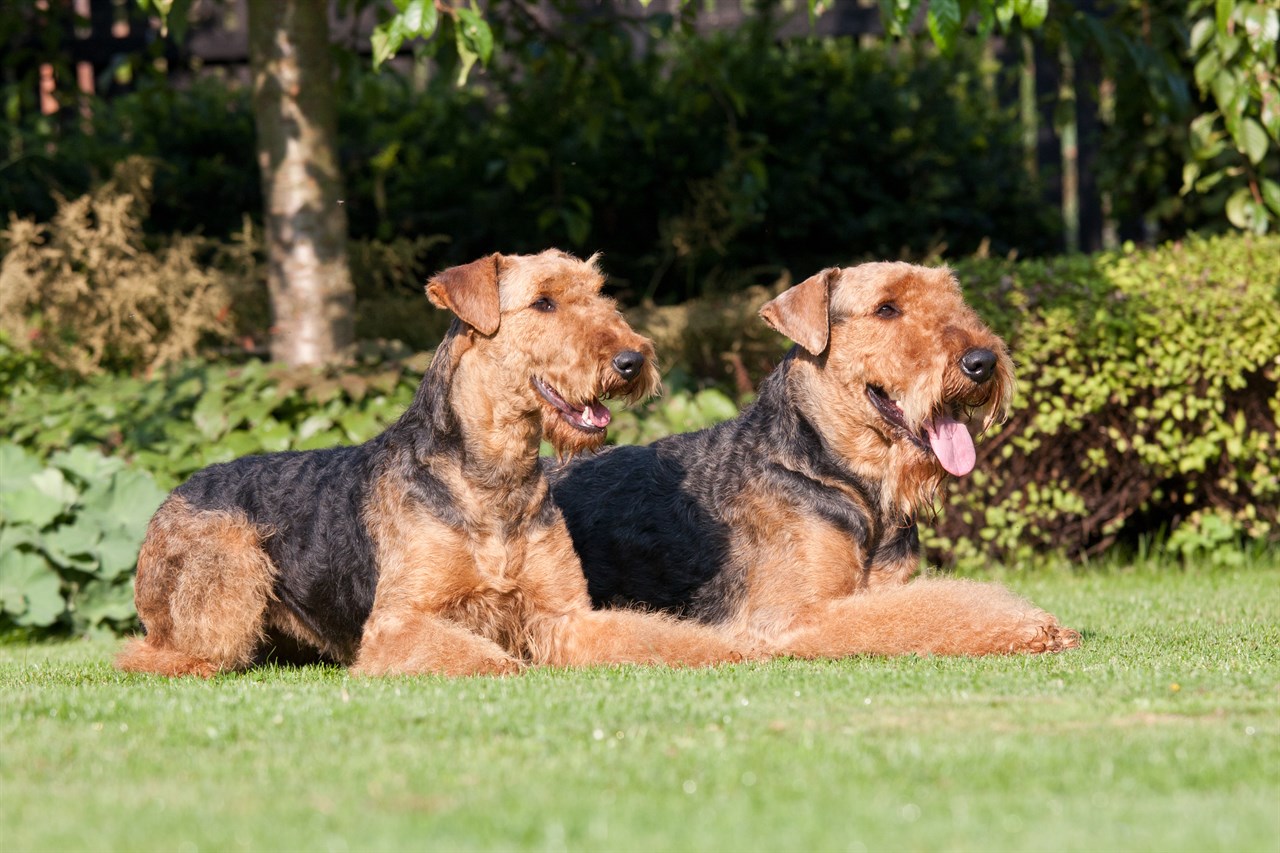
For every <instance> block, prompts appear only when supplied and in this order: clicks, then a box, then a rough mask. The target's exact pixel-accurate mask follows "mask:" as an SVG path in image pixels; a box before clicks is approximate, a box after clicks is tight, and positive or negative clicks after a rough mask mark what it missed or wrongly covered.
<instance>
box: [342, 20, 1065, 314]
mask: <svg viewBox="0 0 1280 853" xmlns="http://www.w3.org/2000/svg"><path fill="white" fill-rule="evenodd" d="M504 43H507V44H508V49H506V50H504V54H503V55H504V57H505V59H504V62H503V63H502V64H501V65H500V66H499V67H497V68H495V69H493V70H492V71H491V73H490V74H489V77H488V83H487V86H488V87H489V91H488V92H486V91H483V90H481V89H478V88H472V89H467V90H456V89H454V88H453V87H452V81H451V80H449V79H445V78H444V77H440V78H437V79H435V80H433V81H432V82H431V83H430V84H429V86H428V87H427V89H426V90H425V91H423V90H421V89H420V88H417V87H415V86H414V85H412V84H411V83H410V82H408V81H405V80H400V79H397V78H396V77H395V76H394V75H383V76H381V77H378V78H372V79H371V78H367V77H357V78H353V79H349V80H348V89H347V94H346V96H345V97H343V98H342V99H341V101H340V104H339V109H340V113H341V116H340V126H341V128H342V132H341V133H342V136H343V142H342V146H343V152H342V153H343V161H344V168H345V170H346V175H347V183H348V203H347V207H348V210H349V212H350V215H351V222H352V228H353V230H354V231H355V233H357V234H361V235H366V236H378V237H380V238H386V237H390V236H391V235H394V234H416V233H446V234H449V235H450V236H451V237H452V243H451V244H450V246H449V248H448V257H449V259H450V260H451V261H466V260H470V259H471V258H473V257H475V256H477V255H479V254H482V253H483V252H486V251H490V250H492V249H493V248H501V249H502V250H503V251H525V250H533V249H540V248H544V247H545V246H546V245H547V244H548V243H551V244H555V245H560V246H562V247H564V248H567V249H573V250H578V251H584V252H587V251H595V250H597V249H599V250H603V251H604V252H605V255H606V258H607V262H608V264H609V267H610V271H611V272H612V273H613V274H614V276H615V277H616V278H617V279H619V280H620V281H622V282H624V283H626V284H627V285H629V287H630V291H631V292H632V293H635V294H648V295H653V296H657V297H659V298H660V299H661V301H671V300H672V299H673V298H677V297H678V298H687V297H688V296H691V295H694V294H697V293H701V292H703V291H704V290H707V289H714V290H723V289H726V287H729V286H737V285H738V284H740V283H741V282H742V281H743V280H747V281H750V280H752V279H753V278H754V277H755V276H756V273H755V272H754V271H756V269H757V268H763V274H765V275H770V274H773V273H774V272H776V270H777V269H778V268H779V267H781V266H783V265H786V264H789V265H791V266H792V268H796V267H797V266H798V267H802V268H806V269H807V268H809V267H810V266H813V267H814V268H817V267H818V266H821V265H823V264H825V263H826V262H828V261H830V260H833V259H834V258H836V257H839V258H842V259H847V258H848V257H849V256H850V255H863V254H876V255H880V256H884V255H889V256H897V255H899V254H900V253H901V252H904V251H906V252H910V253H917V254H918V253H922V252H924V251H926V250H927V249H929V248H930V247H932V246H936V245H937V244H939V243H946V244H948V245H949V246H950V247H951V250H952V251H954V252H968V251H972V250H973V249H975V248H976V247H977V246H978V245H979V244H980V243H981V241H982V240H983V239H984V238H990V240H991V241H992V248H993V249H994V250H995V251H997V252H1004V251H1006V250H1008V249H1010V248H1014V247H1016V248H1018V249H1019V250H1020V251H1022V252H1024V253H1026V252H1034V251H1037V250H1044V249H1046V248H1048V247H1049V246H1050V244H1051V238H1052V236H1053V231H1052V226H1051V225H1050V224H1049V223H1048V221H1047V220H1046V218H1045V214H1044V212H1043V211H1042V209H1041V207H1040V204H1039V201H1038V194H1037V193H1036V192H1035V191H1034V188H1033V187H1032V186H1031V185H1030V182H1029V179H1028V178H1027V176H1026V174H1025V171H1024V170H1023V167H1022V160H1021V157H1022V155H1021V148H1020V142H1019V140H1018V138H1017V137H1016V123H1015V122H1014V121H1013V120H1012V116H1011V115H1010V114H1009V113H1008V112H1006V111H1004V110H1002V109H1000V108H999V107H998V106H997V105H996V103H995V100H994V96H993V95H992V93H991V91H990V90H989V88H988V86H987V76H986V75H987V72H988V71H989V70H990V69H986V68H984V67H983V66H982V64H981V59H980V57H979V56H978V55H977V54H976V52H973V51H964V50H962V51H959V52H958V53H957V55H956V56H955V57H953V58H942V57H938V56H936V55H934V54H932V53H931V52H929V51H927V50H921V49H917V48H912V47H910V46H905V45H904V46H902V47H900V48H894V49H890V48H885V47H882V46H881V47H864V46H860V45H858V43H857V42H856V41H855V40H853V39H833V40H825V41H818V40H791V41H788V42H786V43H783V44H779V43H777V42H776V41H775V40H774V38H773V36H772V31H771V30H770V28H769V27H768V26H767V25H765V24H760V25H757V26H752V27H749V28H744V29H742V30H740V31H737V32H728V33H718V34H715V35H713V36H707V37H691V36H689V35H687V34H682V33H678V32H671V33H666V34H664V35H662V36H661V37H658V38H650V39H648V40H645V41H644V42H643V44H642V45H641V47H640V49H639V50H637V48H636V44H635V43H634V42H633V40H632V38H631V36H630V35H629V34H628V33H627V32H626V31H625V30H623V29H621V28H618V27H592V26H590V25H589V24H588V25H584V28H583V29H582V31H581V32H579V31H576V30H575V31H574V32H573V34H572V37H570V38H566V39H565V40H563V41H561V40H553V39H545V38H543V39H538V38H534V39H532V40H530V41H527V42H523V43H522V42H520V41H519V40H518V39H517V40H516V41H515V42H514V43H512V42H510V41H509V40H508V41H507V42H504ZM375 119H376V120H375Z"/></svg>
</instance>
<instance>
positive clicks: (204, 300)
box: [0, 157, 259, 374]
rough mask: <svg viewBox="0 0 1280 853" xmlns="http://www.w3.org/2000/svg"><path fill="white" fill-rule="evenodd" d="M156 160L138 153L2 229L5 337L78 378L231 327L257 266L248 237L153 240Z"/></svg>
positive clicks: (183, 349)
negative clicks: (150, 217)
mask: <svg viewBox="0 0 1280 853" xmlns="http://www.w3.org/2000/svg"><path fill="white" fill-rule="evenodd" d="M153 173H154V167H153V165H152V164H151V163H150V162H149V161H147V160H146V159H144V158H141V157H131V158H129V159H127V160H125V161H123V162H122V163H120V164H119V165H118V166H117V167H116V169H115V172H114V174H113V176H112V179H111V180H110V181H108V182H107V183H105V184H103V185H102V186H101V187H100V188H98V189H96V190H94V191H93V192H91V193H89V194H88V195H85V196H81V197H80V198H77V199H61V198H60V199H59V200H58V211H57V213H56V214H55V215H54V217H53V220H52V221H51V222H48V223H38V222H35V221H34V220H32V219H18V218H16V217H11V219H10V221H9V227H8V228H7V229H6V230H5V231H3V232H0V245H3V246H4V248H5V254H4V259H3V261H2V262H0V334H3V335H5V336H6V337H8V338H9V340H10V341H11V343H12V345H14V346H16V347H18V348H20V349H24V350H28V351H36V352H39V353H41V354H42V355H44V356H45V357H46V358H48V359H49V361H50V362H52V363H53V364H55V365H57V366H58V367H61V368H64V369H67V370H71V371H74V372H76V373H79V374H89V373H93V372H96V371H98V370H102V369H123V370H136V369H140V368H145V369H148V370H149V369H151V368H154V367H155V366H157V365H160V364H163V363H166V362H171V361H176V360H179V359H183V358H188V357H190V356H192V355H194V354H195V353H196V351H197V349H198V348H199V347H200V346H201V345H202V344H206V343H216V342H224V343H225V342H228V341H230V340H231V339H232V337H233V336H234V335H235V330H236V329H235V317H234V314H233V310H232V306H233V305H234V304H235V302H236V298H237V296H238V294H240V293H241V292H243V291H244V290H245V289H247V288H252V287H253V286H254V285H255V284H256V283H257V282H258V279H259V271H258V269H257V263H256V261H255V258H254V255H253V251H252V248H251V244H250V241H247V240H246V241H242V242H240V243H233V244H230V245H227V244H220V243H216V242H214V241H211V240H208V239H206V238H203V237H200V236H194V235H175V236H170V237H166V238H164V239H163V240H150V239H149V238H148V237H147V235H145V234H144V232H143V229H142V221H143V218H144V217H145V215H146V211H147V205H148V201H149V198H150V192H151V186H152V176H153Z"/></svg>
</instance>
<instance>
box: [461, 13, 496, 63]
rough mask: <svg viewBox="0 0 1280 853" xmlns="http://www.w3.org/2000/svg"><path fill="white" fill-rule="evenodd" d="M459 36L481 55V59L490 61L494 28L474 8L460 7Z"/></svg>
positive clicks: (469, 47) (470, 48)
mask: <svg viewBox="0 0 1280 853" xmlns="http://www.w3.org/2000/svg"><path fill="white" fill-rule="evenodd" d="M458 38H460V39H462V41H464V42H465V43H466V45H467V49H468V50H470V51H472V52H473V53H475V55H476V56H478V57H480V61H481V62H484V63H488V61H489V59H490V58H491V57H492V56H493V30H491V29H489V24H488V23H487V22H486V21H485V20H484V18H482V17H480V13H479V12H476V11H475V10H473V9H458Z"/></svg>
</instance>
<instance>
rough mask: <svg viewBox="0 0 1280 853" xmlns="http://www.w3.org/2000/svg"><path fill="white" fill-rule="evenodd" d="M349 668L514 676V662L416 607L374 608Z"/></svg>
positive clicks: (482, 639)
mask: <svg viewBox="0 0 1280 853" xmlns="http://www.w3.org/2000/svg"><path fill="white" fill-rule="evenodd" d="M351 669H352V671H353V672H355V673H357V674H358V675H415V674H426V673H434V674H436V675H514V674H516V673H518V672H519V671H520V662H519V661H517V660H516V659H515V658H513V657H512V656H511V655H509V654H507V653H506V652H505V651H504V650H503V649H502V647H501V646H499V645H498V644H496V643H494V642H492V641H491V640H488V639H486V638H485V637H482V636H480V635H479V634H476V633H474V632H473V631H470V630H468V629H467V628H466V627H464V626H462V625H460V624H458V623H456V622H451V621H449V620H447V619H442V618H440V617H438V616H432V615H430V614H427V613H423V612H421V611H407V612H403V613H391V612H387V611H384V612H378V611H377V609H375V610H374V612H373V613H372V614H371V615H370V616H369V621H368V622H366V623H365V627H364V636H363V638H362V639H361V641H360V652H359V654H358V655H357V656H356V662H355V665H354V666H352V668H351Z"/></svg>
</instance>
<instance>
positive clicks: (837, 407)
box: [761, 349, 941, 525]
mask: <svg viewBox="0 0 1280 853" xmlns="http://www.w3.org/2000/svg"><path fill="white" fill-rule="evenodd" d="M825 367H826V365H825V364H824V360H823V359H822V358H821V357H816V356H812V355H809V354H808V353H804V352H801V351H799V350H798V349H797V350H793V351H792V353H790V354H789V355H788V356H787V358H786V360H785V361H783V363H782V364H780V365H779V366H778V368H777V369H776V370H775V371H774V373H773V374H771V375H770V376H769V378H768V379H766V381H765V384H764V385H763V386H762V387H761V398H762V399H763V398H764V396H765V393H766V388H769V386H773V387H772V389H771V390H770V391H769V393H772V394H773V395H775V397H776V398H777V400H778V405H779V407H780V408H783V409H786V408H791V409H792V410H793V411H794V412H795V413H796V415H797V416H798V417H800V418H801V419H803V420H804V421H805V422H806V423H808V424H809V425H811V427H812V429H813V430H814V431H815V432H816V433H817V435H818V437H819V439H820V442H821V445H822V449H823V452H824V454H823V455H824V456H825V457H826V458H827V459H828V460H829V461H832V462H834V463H836V464H837V465H838V466H839V467H840V468H842V469H844V470H845V471H848V472H849V473H850V474H852V475H853V476H854V477H856V478H857V480H858V481H859V482H860V483H862V484H864V485H865V486H866V487H868V489H869V490H870V491H871V492H873V493H874V494H875V495H876V496H877V498H878V500H879V504H880V515H881V517H882V519H883V520H884V521H885V522H886V523H892V524H895V525H897V524H901V523H903V522H904V521H909V520H910V519H913V518H914V517H915V515H916V514H917V513H918V512H919V511H920V510H921V509H922V508H924V507H927V506H929V505H931V504H932V501H933V496H934V493H935V491H936V489H937V485H938V480H940V479H941V478H940V477H939V476H938V475H937V473H936V472H935V471H934V466H932V465H930V464H929V462H928V460H927V459H923V458H917V457H918V456H919V454H918V451H916V450H915V449H914V448H913V447H910V446H905V445H904V443H903V442H901V441H890V440H887V439H886V438H885V437H884V436H883V435H882V434H881V433H879V432H878V431H876V430H874V429H872V428H871V427H869V426H866V425H865V424H863V423H862V415H861V414H859V413H858V411H857V410H856V408H854V407H852V406H851V405H849V403H848V399H847V395H848V394H850V393H855V392H852V391H850V390H849V389H844V388H841V389H840V392H839V393H833V392H832V389H831V387H830V386H831V379H830V377H827V376H824V375H823V371H824V369H825Z"/></svg>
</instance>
